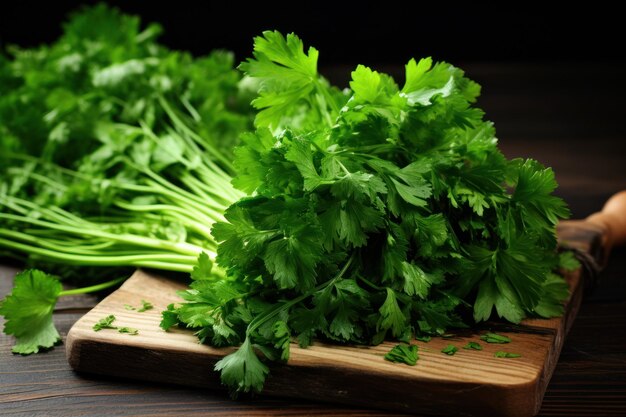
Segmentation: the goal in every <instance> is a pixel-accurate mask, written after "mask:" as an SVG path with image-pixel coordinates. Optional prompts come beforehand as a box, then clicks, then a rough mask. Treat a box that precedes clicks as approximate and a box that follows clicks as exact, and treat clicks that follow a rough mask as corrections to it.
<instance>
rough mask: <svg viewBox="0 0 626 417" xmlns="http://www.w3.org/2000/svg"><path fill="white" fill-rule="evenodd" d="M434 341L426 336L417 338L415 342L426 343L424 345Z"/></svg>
mask: <svg viewBox="0 0 626 417" xmlns="http://www.w3.org/2000/svg"><path fill="white" fill-rule="evenodd" d="M431 339H432V337H430V336H428V335H426V336H415V340H418V341H420V342H424V343H428V342H430V340H431Z"/></svg>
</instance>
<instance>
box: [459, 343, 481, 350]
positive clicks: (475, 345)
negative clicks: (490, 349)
mask: <svg viewBox="0 0 626 417" xmlns="http://www.w3.org/2000/svg"><path fill="white" fill-rule="evenodd" d="M463 349H467V350H483V347H482V346H481V345H480V343H477V342H467V344H466V345H465V346H463Z"/></svg>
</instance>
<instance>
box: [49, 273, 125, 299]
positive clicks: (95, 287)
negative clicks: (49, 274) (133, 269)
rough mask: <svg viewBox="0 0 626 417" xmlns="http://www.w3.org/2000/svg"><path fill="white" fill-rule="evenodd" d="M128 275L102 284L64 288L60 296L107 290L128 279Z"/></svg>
mask: <svg viewBox="0 0 626 417" xmlns="http://www.w3.org/2000/svg"><path fill="white" fill-rule="evenodd" d="M127 279H128V278H127V277H121V278H116V279H113V280H111V281H107V282H103V283H101V284H96V285H92V286H89V287H83V288H75V289H73V290H63V291H61V292H60V293H59V297H65V296H66V295H78V294H88V293H90V292H98V291H102V290H106V289H107V288H111V287H114V286H115V285H117V284H119V283H120V282H124V281H126V280H127Z"/></svg>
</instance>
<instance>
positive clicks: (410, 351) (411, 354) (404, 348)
mask: <svg viewBox="0 0 626 417" xmlns="http://www.w3.org/2000/svg"><path fill="white" fill-rule="evenodd" d="M385 359H386V360H388V361H390V362H400V363H406V364H407V365H411V366H415V364H417V360H418V359H419V354H418V353H417V345H396V346H394V347H393V348H391V350H390V351H389V352H387V354H385Z"/></svg>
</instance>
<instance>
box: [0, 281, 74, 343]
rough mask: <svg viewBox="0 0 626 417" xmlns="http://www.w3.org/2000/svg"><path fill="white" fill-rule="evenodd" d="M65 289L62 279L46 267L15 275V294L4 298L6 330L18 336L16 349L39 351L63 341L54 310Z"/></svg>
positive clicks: (2, 308)
mask: <svg viewBox="0 0 626 417" xmlns="http://www.w3.org/2000/svg"><path fill="white" fill-rule="evenodd" d="M62 289H63V288H62V286H61V283H60V282H59V280H58V279H56V278H54V277H52V276H50V275H48V274H46V273H44V272H42V271H38V270H33V269H31V270H27V271H23V272H20V273H18V274H17V275H16V276H15V283H14V286H13V290H12V292H11V294H9V295H8V296H7V297H6V298H5V299H4V300H2V301H0V314H1V315H3V316H4V318H5V319H6V322H5V323H4V332H5V333H6V334H11V335H13V336H15V338H16V342H15V345H14V346H13V353H19V354H23V355H28V354H31V353H37V352H39V350H40V349H48V348H51V347H53V346H54V345H56V344H58V343H60V342H61V336H60V335H59V332H58V331H57V330H56V328H55V327H54V323H53V322H52V312H53V311H54V306H55V305H56V302H57V299H58V297H59V295H60V294H61V291H62Z"/></svg>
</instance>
